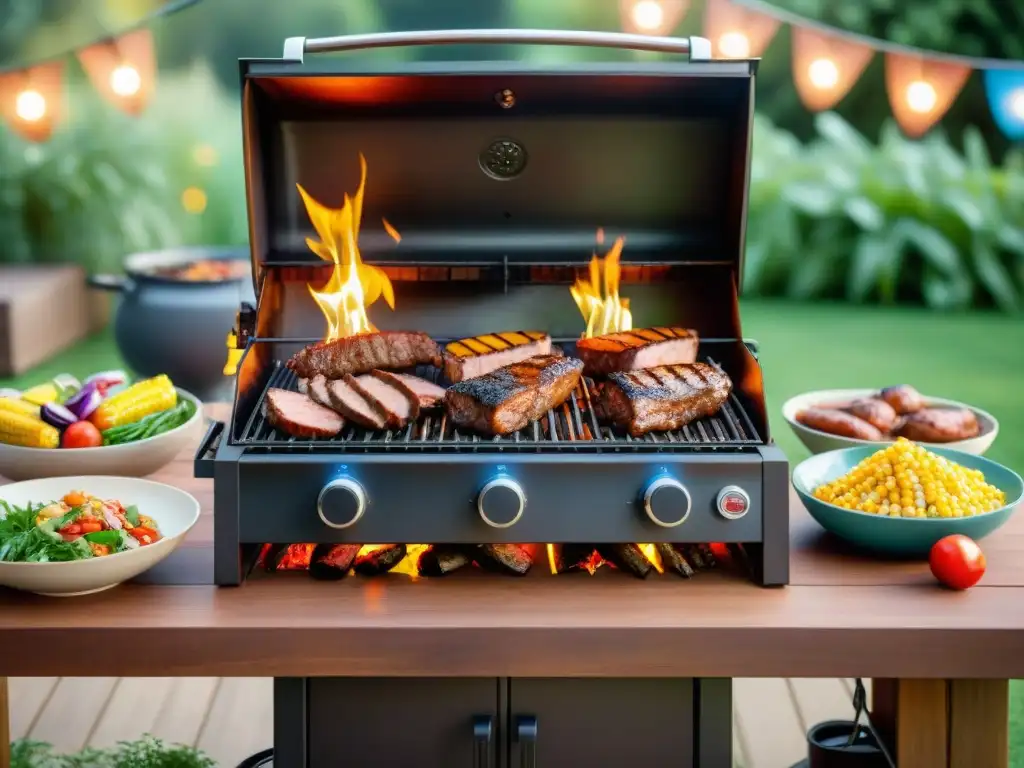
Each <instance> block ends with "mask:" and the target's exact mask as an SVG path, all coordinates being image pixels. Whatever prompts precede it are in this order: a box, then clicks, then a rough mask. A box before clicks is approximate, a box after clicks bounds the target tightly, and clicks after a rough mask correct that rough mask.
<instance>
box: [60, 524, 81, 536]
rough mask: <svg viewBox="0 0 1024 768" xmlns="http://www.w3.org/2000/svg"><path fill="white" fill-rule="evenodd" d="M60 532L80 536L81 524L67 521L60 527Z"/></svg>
mask: <svg viewBox="0 0 1024 768" xmlns="http://www.w3.org/2000/svg"><path fill="white" fill-rule="evenodd" d="M60 533H62V534H64V535H65V536H80V535H81V533H82V526H80V525H79V524H78V523H68V524H67V525H65V526H64V527H63V528H61V529H60Z"/></svg>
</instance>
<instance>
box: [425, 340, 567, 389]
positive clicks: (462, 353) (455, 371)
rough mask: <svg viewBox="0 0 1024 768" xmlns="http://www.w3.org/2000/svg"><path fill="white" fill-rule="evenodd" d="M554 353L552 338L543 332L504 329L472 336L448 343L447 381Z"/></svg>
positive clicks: (445, 348) (445, 368) (446, 347)
mask: <svg viewBox="0 0 1024 768" xmlns="http://www.w3.org/2000/svg"><path fill="white" fill-rule="evenodd" d="M560 351H561V350H559V352H560ZM551 353H552V352H551V337H550V336H549V335H548V334H546V333H542V332H541V331H505V332H503V333H487V334H484V335H483V336H470V337H469V338H466V339H459V340H458V341H453V342H451V343H449V344H446V345H445V347H444V373H445V376H447V377H448V381H451V382H456V381H463V380H464V379H472V378H475V377H477V376H483V375H484V374H485V373H490V372H491V371H493V370H496V369H498V368H501V367H502V366H505V365H511V364H512V363H518V362H519V361H521V360H527V359H529V358H531V357H536V356H537V355H550V354H551Z"/></svg>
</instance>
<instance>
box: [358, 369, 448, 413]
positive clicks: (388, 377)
mask: <svg viewBox="0 0 1024 768" xmlns="http://www.w3.org/2000/svg"><path fill="white" fill-rule="evenodd" d="M370 374H371V375H373V376H376V377H377V378H378V379H380V380H381V381H386V382H387V383H388V384H390V385H391V386H393V387H395V389H400V390H402V391H403V392H405V393H406V394H408V395H409V396H411V397H415V398H416V401H417V402H418V403H419V406H420V410H424V411H426V410H429V409H431V408H436V407H437V406H438V405H440V404H441V401H442V400H444V387H439V386H437V384H434V383H433V382H432V381H427V380H426V379H421V378H420V377H419V376H411V375H409V374H408V373H391V372H390V371H370Z"/></svg>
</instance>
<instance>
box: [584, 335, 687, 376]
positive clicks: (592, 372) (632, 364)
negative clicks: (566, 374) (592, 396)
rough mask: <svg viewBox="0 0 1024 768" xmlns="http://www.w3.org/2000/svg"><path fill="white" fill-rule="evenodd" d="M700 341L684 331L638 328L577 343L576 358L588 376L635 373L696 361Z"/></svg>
mask: <svg viewBox="0 0 1024 768" xmlns="http://www.w3.org/2000/svg"><path fill="white" fill-rule="evenodd" d="M699 345H700V339H699V338H698V336H697V332H696V331H691V330H688V329H686V328H638V329H636V330H633V331H622V332H621V333H607V334H605V335H604V336H593V337H591V338H589V339H580V340H579V341H578V342H576V355H577V357H579V358H580V360H582V361H583V364H584V366H585V368H584V371H585V372H586V373H587V375H588V376H607V375H608V374H610V373H615V372H616V371H636V370H640V369H643V368H657V367H658V366H662V365H680V364H689V363H693V362H695V361H696V360H697V347H698V346H699Z"/></svg>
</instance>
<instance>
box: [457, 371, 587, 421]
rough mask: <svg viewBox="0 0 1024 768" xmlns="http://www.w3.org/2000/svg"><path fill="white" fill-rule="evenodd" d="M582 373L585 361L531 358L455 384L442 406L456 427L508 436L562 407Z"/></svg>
mask: <svg viewBox="0 0 1024 768" xmlns="http://www.w3.org/2000/svg"><path fill="white" fill-rule="evenodd" d="M582 372H583V362H582V361H581V360H577V359H576V358H573V357H563V356H561V355H539V356H537V357H531V358H530V359H529V360H523V361H522V362H518V363H513V364H511V365H506V366H504V367H502V368H498V369H497V370H496V371H491V372H490V373H486V374H484V375H483V376H478V377H476V378H473V379H466V380H465V381H460V382H458V383H456V384H453V385H452V386H451V387H449V388H448V392H447V393H446V394H445V407H446V408H447V410H448V417H449V418H450V419H451V420H452V421H453V422H454V423H455V424H456V425H457V426H460V427H466V428H468V429H473V430H475V431H477V432H483V433H486V434H491V435H509V434H512V433H513V432H518V431H519V430H520V429H522V428H523V427H525V426H526V425H527V424H529V423H530V422H531V421H536V420H537V419H539V418H541V417H542V416H543V415H544V414H545V413H547V412H548V411H549V410H551V409H552V408H556V407H558V406H559V405H561V404H562V403H564V402H565V401H566V399H568V397H569V396H570V395H571V394H572V391H573V390H574V389H575V388H576V385H577V384H579V381H580V375H581V374H582Z"/></svg>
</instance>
